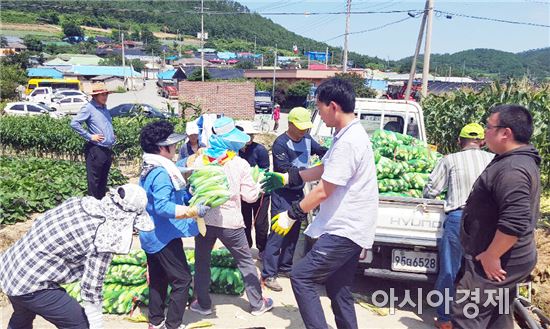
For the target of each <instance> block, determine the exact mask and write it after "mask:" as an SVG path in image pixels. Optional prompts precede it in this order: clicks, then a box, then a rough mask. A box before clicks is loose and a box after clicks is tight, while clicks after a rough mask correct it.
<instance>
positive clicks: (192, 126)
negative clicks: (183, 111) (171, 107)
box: [185, 121, 199, 136]
mask: <svg viewBox="0 0 550 329" xmlns="http://www.w3.org/2000/svg"><path fill="white" fill-rule="evenodd" d="M185 133H186V134H187V136H189V135H198V134H199V126H198V125H197V123H196V122H195V121H189V122H187V124H186V125H185Z"/></svg>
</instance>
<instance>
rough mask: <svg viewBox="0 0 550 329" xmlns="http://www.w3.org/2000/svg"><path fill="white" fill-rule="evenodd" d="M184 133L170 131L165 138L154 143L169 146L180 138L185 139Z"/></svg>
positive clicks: (179, 140)
mask: <svg viewBox="0 0 550 329" xmlns="http://www.w3.org/2000/svg"><path fill="white" fill-rule="evenodd" d="M186 138H187V135H186V134H177V133H171V134H170V135H169V136H168V137H166V139H164V140H162V141H160V142H158V143H157V144H156V145H158V146H170V145H173V144H176V143H179V142H181V141H182V140H184V139H186Z"/></svg>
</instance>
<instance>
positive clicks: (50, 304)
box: [8, 288, 88, 329]
mask: <svg viewBox="0 0 550 329" xmlns="http://www.w3.org/2000/svg"><path fill="white" fill-rule="evenodd" d="M8 298H9V300H10V302H11V304H12V306H13V315H12V316H11V319H10V322H9V323H8V329H31V328H33V325H32V323H33V321H34V319H35V318H36V315H37V314H38V315H40V316H41V317H43V318H44V319H46V320H47V321H48V322H50V323H52V324H54V325H55V326H56V327H57V328H64V329H69V328H70V329H87V328H88V319H87V318H86V314H85V313H84V309H83V308H82V307H81V306H80V304H78V302H77V301H76V300H75V299H74V298H72V297H71V296H69V294H67V292H66V291H65V289H62V288H59V289H45V290H39V291H36V292H33V293H30V294H26V295H22V296H8Z"/></svg>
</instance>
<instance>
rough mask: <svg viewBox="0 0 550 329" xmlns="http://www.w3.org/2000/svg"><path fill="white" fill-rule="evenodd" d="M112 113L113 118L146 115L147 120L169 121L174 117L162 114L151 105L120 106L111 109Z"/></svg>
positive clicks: (128, 104)
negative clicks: (168, 119)
mask: <svg viewBox="0 0 550 329" xmlns="http://www.w3.org/2000/svg"><path fill="white" fill-rule="evenodd" d="M110 112H111V116H112V117H113V118H115V117H134V116H137V115H144V116H146V117H147V118H159V119H167V118H170V117H172V116H173V115H172V114H170V113H167V112H162V111H160V110H159V109H157V108H155V107H153V106H151V105H149V104H130V103H127V104H120V105H118V106H115V107H113V108H112V109H110Z"/></svg>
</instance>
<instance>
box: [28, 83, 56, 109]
mask: <svg viewBox="0 0 550 329" xmlns="http://www.w3.org/2000/svg"><path fill="white" fill-rule="evenodd" d="M53 94H54V90H53V89H52V87H37V88H34V89H33V91H32V92H31V93H30V94H29V95H27V96H26V100H27V101H29V102H34V103H40V104H46V105H47V104H50V103H51V102H52V97H53Z"/></svg>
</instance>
